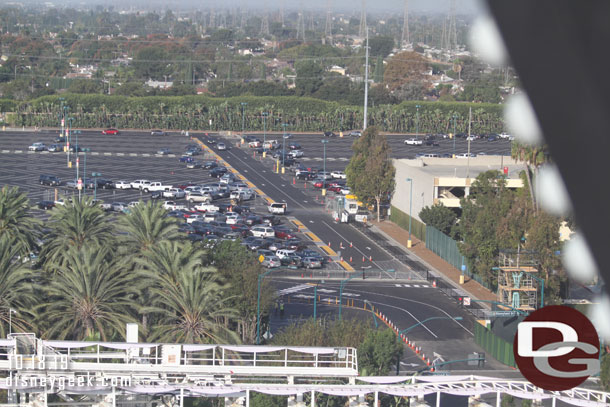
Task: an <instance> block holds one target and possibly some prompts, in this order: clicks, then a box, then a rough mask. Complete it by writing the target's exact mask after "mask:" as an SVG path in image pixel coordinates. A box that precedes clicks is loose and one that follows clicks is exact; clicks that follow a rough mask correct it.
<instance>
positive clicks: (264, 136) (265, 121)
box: [262, 112, 269, 150]
mask: <svg viewBox="0 0 610 407" xmlns="http://www.w3.org/2000/svg"><path fill="white" fill-rule="evenodd" d="M262 114H263V150H264V148H265V143H266V142H267V116H268V115H269V113H267V112H263V113H262Z"/></svg>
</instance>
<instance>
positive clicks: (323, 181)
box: [322, 139, 328, 196]
mask: <svg viewBox="0 0 610 407" xmlns="http://www.w3.org/2000/svg"><path fill="white" fill-rule="evenodd" d="M326 144H328V140H326V139H324V140H322V145H323V146H324V170H323V171H324V179H323V180H322V195H323V196H326Z"/></svg>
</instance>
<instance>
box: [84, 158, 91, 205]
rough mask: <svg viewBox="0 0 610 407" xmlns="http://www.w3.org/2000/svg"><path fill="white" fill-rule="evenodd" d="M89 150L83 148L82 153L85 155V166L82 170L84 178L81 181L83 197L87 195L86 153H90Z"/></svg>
mask: <svg viewBox="0 0 610 407" xmlns="http://www.w3.org/2000/svg"><path fill="white" fill-rule="evenodd" d="M90 151H91V149H90V148H83V153H84V154H85V163H84V164H85V165H84V168H83V177H84V178H85V179H84V180H83V183H84V190H85V193H84V194H85V195H87V153H88V152H90Z"/></svg>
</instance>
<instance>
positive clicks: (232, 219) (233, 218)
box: [225, 212, 241, 225]
mask: <svg viewBox="0 0 610 407" xmlns="http://www.w3.org/2000/svg"><path fill="white" fill-rule="evenodd" d="M225 216H226V217H227V220H226V221H225V223H226V224H227V225H235V224H236V223H238V222H239V221H240V220H241V216H239V214H238V213H235V212H227V213H226V214H225Z"/></svg>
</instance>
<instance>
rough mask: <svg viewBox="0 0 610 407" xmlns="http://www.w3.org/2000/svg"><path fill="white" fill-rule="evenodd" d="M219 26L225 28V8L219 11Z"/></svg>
mask: <svg viewBox="0 0 610 407" xmlns="http://www.w3.org/2000/svg"><path fill="white" fill-rule="evenodd" d="M218 27H219V28H227V13H226V11H225V10H223V11H221V12H220V21H219V22H218Z"/></svg>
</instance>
